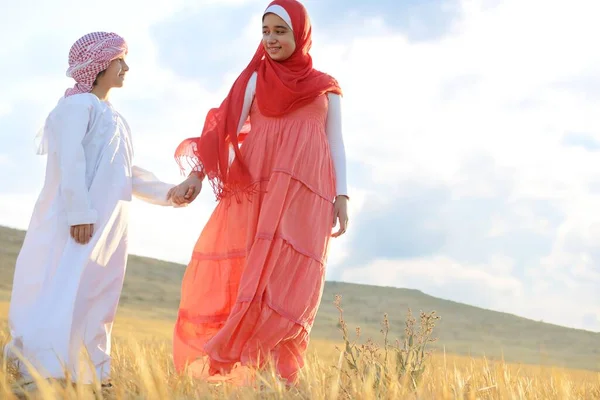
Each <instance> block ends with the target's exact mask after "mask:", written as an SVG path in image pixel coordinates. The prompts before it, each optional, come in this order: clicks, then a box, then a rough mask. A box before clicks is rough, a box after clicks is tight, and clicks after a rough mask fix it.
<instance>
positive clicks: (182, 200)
mask: <svg viewBox="0 0 600 400" xmlns="http://www.w3.org/2000/svg"><path fill="white" fill-rule="evenodd" d="M201 190H202V180H200V179H199V178H198V177H197V176H195V175H190V176H189V177H188V178H187V179H186V180H185V181H183V182H181V183H180V184H179V185H177V186H175V187H174V188H172V189H171V190H169V193H167V200H171V201H172V202H173V203H175V204H176V205H178V206H181V205H184V204H189V203H191V202H193V201H194V200H195V199H196V197H198V195H199V194H200V191H201Z"/></svg>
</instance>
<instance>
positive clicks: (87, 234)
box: [71, 224, 94, 244]
mask: <svg viewBox="0 0 600 400" xmlns="http://www.w3.org/2000/svg"><path fill="white" fill-rule="evenodd" d="M93 235H94V224H84V225H74V226H72V227H71V237H72V238H73V240H75V242H76V243H79V244H88V243H89V242H90V239H91V238H92V236H93Z"/></svg>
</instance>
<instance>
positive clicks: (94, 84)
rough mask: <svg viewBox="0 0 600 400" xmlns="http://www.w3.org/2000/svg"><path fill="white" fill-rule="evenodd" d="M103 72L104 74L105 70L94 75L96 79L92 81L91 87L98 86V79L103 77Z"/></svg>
mask: <svg viewBox="0 0 600 400" xmlns="http://www.w3.org/2000/svg"><path fill="white" fill-rule="evenodd" d="M105 72H106V70H104V71H100V72H99V73H98V75H96V79H94V83H92V86H96V85H97V84H98V78H100V77H101V76H102V75H104V73H105Z"/></svg>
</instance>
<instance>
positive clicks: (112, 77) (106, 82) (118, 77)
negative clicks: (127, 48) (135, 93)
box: [96, 56, 129, 89]
mask: <svg viewBox="0 0 600 400" xmlns="http://www.w3.org/2000/svg"><path fill="white" fill-rule="evenodd" d="M127 71H129V66H128V65H127V63H126V62H125V56H121V57H119V58H115V59H114V60H112V61H111V63H110V65H109V66H108V68H106V69H105V70H104V73H103V74H102V75H100V76H98V78H97V79H96V84H97V86H100V87H103V88H106V89H110V88H114V87H123V83H124V81H125V75H126V74H127Z"/></svg>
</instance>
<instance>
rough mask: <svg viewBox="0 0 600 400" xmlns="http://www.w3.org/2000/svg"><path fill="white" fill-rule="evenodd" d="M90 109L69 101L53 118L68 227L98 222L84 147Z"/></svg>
mask: <svg viewBox="0 0 600 400" xmlns="http://www.w3.org/2000/svg"><path fill="white" fill-rule="evenodd" d="M91 107H92V106H91V105H89V104H81V103H76V100H74V99H73V100H72V99H66V100H65V101H64V103H63V104H61V105H59V106H58V108H57V109H56V111H55V114H54V115H53V117H52V130H53V131H54V134H55V137H56V155H57V158H58V164H59V169H60V186H59V191H60V199H61V202H62V205H63V209H64V211H65V213H66V216H67V223H68V224H69V226H75V225H84V224H95V223H96V222H97V220H98V213H97V211H96V210H95V209H94V208H93V206H92V202H91V199H90V195H89V190H88V187H87V183H86V159H85V152H84V150H83V143H82V142H83V139H84V137H85V135H86V132H87V129H88V123H89V121H90V112H91Z"/></svg>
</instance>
